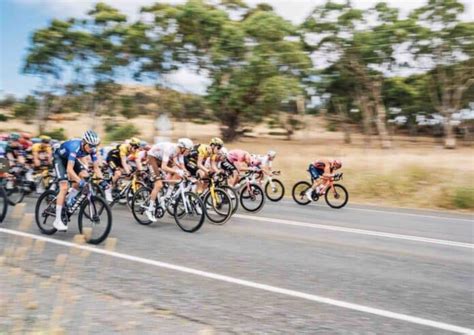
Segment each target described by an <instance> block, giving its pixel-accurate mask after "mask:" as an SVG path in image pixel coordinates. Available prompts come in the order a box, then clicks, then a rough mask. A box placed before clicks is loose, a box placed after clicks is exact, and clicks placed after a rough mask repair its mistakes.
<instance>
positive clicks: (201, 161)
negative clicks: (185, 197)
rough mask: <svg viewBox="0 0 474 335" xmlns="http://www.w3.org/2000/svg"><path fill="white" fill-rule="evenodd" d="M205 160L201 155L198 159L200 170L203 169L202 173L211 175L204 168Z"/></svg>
mask: <svg viewBox="0 0 474 335" xmlns="http://www.w3.org/2000/svg"><path fill="white" fill-rule="evenodd" d="M204 163H205V159H204V156H203V155H199V156H198V159H197V166H198V169H201V170H202V171H204V172H206V173H209V170H208V169H207V168H206V167H205V166H204Z"/></svg>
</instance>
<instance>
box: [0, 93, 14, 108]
mask: <svg viewBox="0 0 474 335" xmlns="http://www.w3.org/2000/svg"><path fill="white" fill-rule="evenodd" d="M15 102H16V98H15V96H14V95H11V94H7V95H6V96H5V97H4V98H3V99H1V100H0V108H10V107H12V106H13V105H14V104H15Z"/></svg>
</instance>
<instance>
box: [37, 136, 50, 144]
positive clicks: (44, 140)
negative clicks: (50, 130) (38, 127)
mask: <svg viewBox="0 0 474 335" xmlns="http://www.w3.org/2000/svg"><path fill="white" fill-rule="evenodd" d="M39 138H40V140H41V142H43V143H49V142H50V141H51V137H49V136H48V135H41V136H40V137H39Z"/></svg>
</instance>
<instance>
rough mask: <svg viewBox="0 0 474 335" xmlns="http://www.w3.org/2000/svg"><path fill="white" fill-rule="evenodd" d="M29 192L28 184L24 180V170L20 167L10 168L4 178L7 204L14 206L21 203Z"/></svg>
mask: <svg viewBox="0 0 474 335" xmlns="http://www.w3.org/2000/svg"><path fill="white" fill-rule="evenodd" d="M29 190H30V182H29V181H28V180H27V179H26V169H25V168H24V167H22V166H20V165H16V166H13V167H11V169H10V170H9V173H8V175H7V177H6V183H5V193H6V195H7V198H8V203H9V204H10V205H11V206H15V205H16V204H19V203H20V202H22V201H23V199H24V197H25V195H26V193H28V191H29Z"/></svg>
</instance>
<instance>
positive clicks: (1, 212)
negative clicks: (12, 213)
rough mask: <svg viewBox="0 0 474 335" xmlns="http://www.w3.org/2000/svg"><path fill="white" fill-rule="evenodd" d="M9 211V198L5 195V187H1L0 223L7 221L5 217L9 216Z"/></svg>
mask: <svg viewBox="0 0 474 335" xmlns="http://www.w3.org/2000/svg"><path fill="white" fill-rule="evenodd" d="M7 210H8V198H7V195H6V194H5V190H4V189H3V186H0V223H2V222H3V220H5V217H6V216H7Z"/></svg>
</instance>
